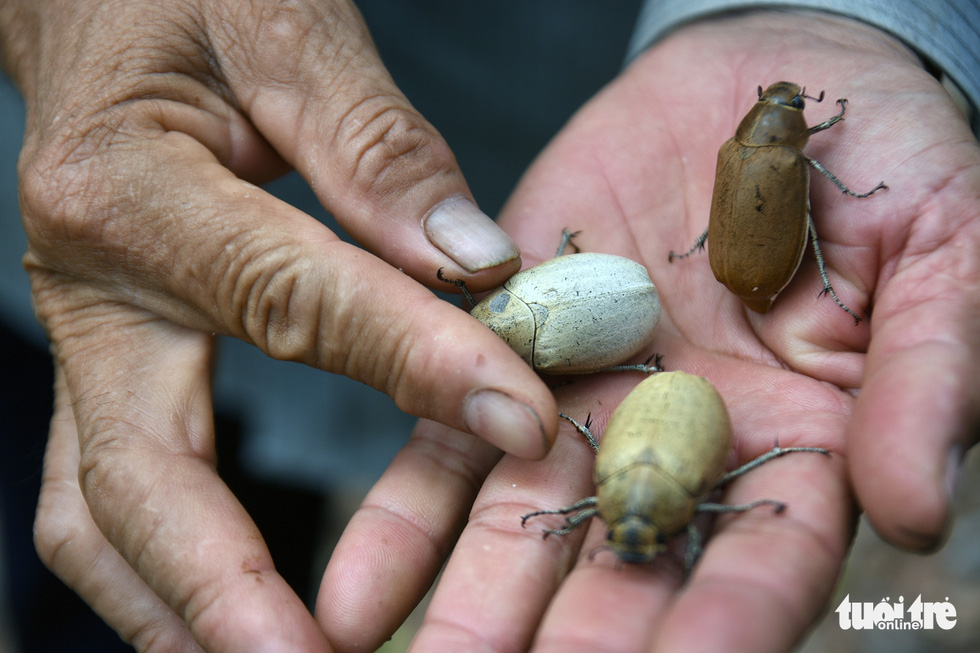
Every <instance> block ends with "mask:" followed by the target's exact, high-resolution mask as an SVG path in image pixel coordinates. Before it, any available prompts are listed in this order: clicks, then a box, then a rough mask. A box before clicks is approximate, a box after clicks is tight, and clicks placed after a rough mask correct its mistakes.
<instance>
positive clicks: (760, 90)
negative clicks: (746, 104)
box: [758, 84, 762, 100]
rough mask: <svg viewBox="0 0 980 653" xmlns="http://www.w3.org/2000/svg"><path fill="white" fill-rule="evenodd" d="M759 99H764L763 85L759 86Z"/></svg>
mask: <svg viewBox="0 0 980 653" xmlns="http://www.w3.org/2000/svg"><path fill="white" fill-rule="evenodd" d="M758 90H759V99H760V100H761V99H762V84H760V85H759V89H758Z"/></svg>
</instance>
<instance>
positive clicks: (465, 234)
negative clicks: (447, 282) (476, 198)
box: [422, 197, 521, 272]
mask: <svg viewBox="0 0 980 653" xmlns="http://www.w3.org/2000/svg"><path fill="white" fill-rule="evenodd" d="M422 228H423V229H424V230H425V236H426V238H428V239H429V242H431V243H432V244H433V245H435V246H436V247H438V248H439V249H440V250H442V252H443V253H444V254H446V256H448V257H449V258H451V259H452V260H454V261H455V262H456V263H457V264H459V266H460V267H462V268H463V269H465V270H467V271H468V272H477V271H479V270H485V269H487V268H492V267H496V266H498V265H500V264H501V263H506V262H507V261H511V260H513V259H515V258H517V257H518V256H520V255H521V251H520V250H519V249H518V248H517V245H515V244H514V241H512V240H511V239H510V236H508V235H507V234H506V233H504V230H503V229H501V228H500V227H498V226H497V223H496V222H494V221H493V220H491V219H490V217H489V216H488V215H487V214H486V213H484V212H483V211H481V210H480V209H478V208H477V207H476V205H475V204H473V202H471V201H470V200H468V199H467V198H465V197H453V198H450V199H448V200H445V201H444V202H441V203H439V204H437V205H436V206H435V208H433V209H432V211H430V212H429V214H428V215H426V216H425V218H424V219H423V220H422Z"/></svg>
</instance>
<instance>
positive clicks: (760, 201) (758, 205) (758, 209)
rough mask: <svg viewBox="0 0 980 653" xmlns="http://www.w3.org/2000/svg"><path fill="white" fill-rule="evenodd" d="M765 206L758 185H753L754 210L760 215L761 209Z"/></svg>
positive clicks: (764, 200)
mask: <svg viewBox="0 0 980 653" xmlns="http://www.w3.org/2000/svg"><path fill="white" fill-rule="evenodd" d="M765 204H766V198H764V197H763V196H762V188H761V187H760V186H759V184H756V185H755V210H756V212H758V213H762V208H763V207H764V206H765Z"/></svg>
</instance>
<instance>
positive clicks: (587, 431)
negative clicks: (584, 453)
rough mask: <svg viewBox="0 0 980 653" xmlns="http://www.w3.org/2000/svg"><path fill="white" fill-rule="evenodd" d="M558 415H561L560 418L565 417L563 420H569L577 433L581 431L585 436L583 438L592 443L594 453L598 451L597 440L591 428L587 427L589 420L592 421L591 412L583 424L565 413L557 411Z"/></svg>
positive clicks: (589, 423)
mask: <svg viewBox="0 0 980 653" xmlns="http://www.w3.org/2000/svg"><path fill="white" fill-rule="evenodd" d="M558 417H561V418H562V419H565V420H568V421H569V422H571V423H572V426H574V427H575V428H576V430H578V432H579V433H581V434H582V435H584V436H585V439H586V440H588V441H589V444H590V445H592V450H593V451H595V452H596V453H599V442H598V441H597V440H596V439H595V436H594V435H592V430H591V429H589V426H590V425H591V422H592V414H591V413H590V414H589V416H588V417H587V418H586V420H585V424H579V423H578V422H576V421H575V420H574V419H573V418H571V417H569V416H568V415H566V414H565V413H558Z"/></svg>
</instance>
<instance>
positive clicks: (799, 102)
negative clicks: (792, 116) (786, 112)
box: [790, 95, 806, 109]
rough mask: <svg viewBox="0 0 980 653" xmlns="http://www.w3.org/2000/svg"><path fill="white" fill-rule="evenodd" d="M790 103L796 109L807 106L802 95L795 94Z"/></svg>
mask: <svg viewBox="0 0 980 653" xmlns="http://www.w3.org/2000/svg"><path fill="white" fill-rule="evenodd" d="M790 104H791V105H792V106H793V108H794V109H802V108H803V107H804V106H806V102H805V101H804V100H803V96H802V95H797V96H794V97H793V100H792V101H791V102H790Z"/></svg>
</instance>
